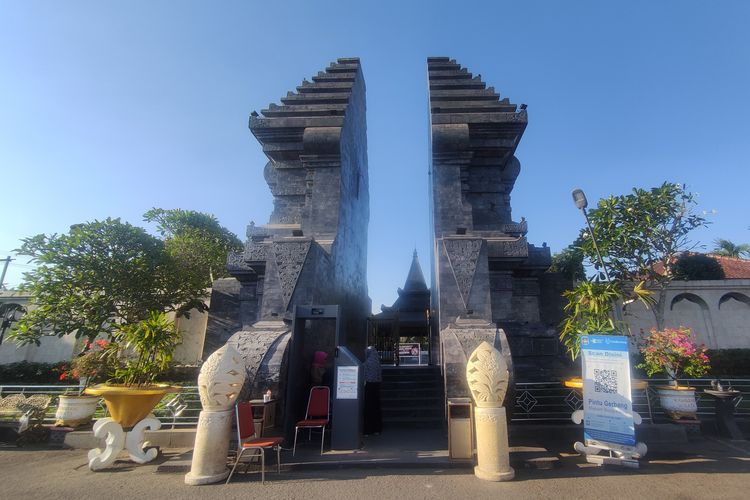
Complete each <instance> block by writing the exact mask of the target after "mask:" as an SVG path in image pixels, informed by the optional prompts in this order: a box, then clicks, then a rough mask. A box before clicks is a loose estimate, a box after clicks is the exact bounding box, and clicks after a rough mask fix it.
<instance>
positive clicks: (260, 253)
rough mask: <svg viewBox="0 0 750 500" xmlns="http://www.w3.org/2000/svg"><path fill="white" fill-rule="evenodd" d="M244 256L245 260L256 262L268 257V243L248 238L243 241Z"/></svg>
mask: <svg viewBox="0 0 750 500" xmlns="http://www.w3.org/2000/svg"><path fill="white" fill-rule="evenodd" d="M244 258H245V260H246V261H250V262H258V261H264V260H266V259H267V258H268V245H264V244H263V243H258V242H256V241H253V240H248V241H247V242H246V243H245V252H244Z"/></svg>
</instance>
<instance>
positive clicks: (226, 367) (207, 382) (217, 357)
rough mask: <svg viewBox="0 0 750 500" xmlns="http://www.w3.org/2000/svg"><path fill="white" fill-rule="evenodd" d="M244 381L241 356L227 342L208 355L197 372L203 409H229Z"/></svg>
mask: <svg viewBox="0 0 750 500" xmlns="http://www.w3.org/2000/svg"><path fill="white" fill-rule="evenodd" d="M244 381H245V367H244V363H243V362H242V357H241V356H240V353H239V352H237V350H236V349H235V348H234V347H232V346H230V345H229V344H226V345H224V346H223V347H220V348H219V349H217V350H216V351H215V352H214V353H213V354H212V355H211V356H209V357H208V359H207V360H206V362H205V363H203V366H202V367H201V371H200V373H199V374H198V393H199V394H200V398H201V406H203V409H204V410H211V411H220V410H231V409H232V406H233V405H234V402H235V401H236V400H237V396H238V395H239V393H240V389H242V384H243V382H244Z"/></svg>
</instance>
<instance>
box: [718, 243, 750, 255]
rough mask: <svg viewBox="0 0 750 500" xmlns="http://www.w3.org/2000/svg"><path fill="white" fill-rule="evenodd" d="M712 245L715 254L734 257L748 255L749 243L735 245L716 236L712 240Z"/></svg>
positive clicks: (749, 253) (749, 251)
mask: <svg viewBox="0 0 750 500" xmlns="http://www.w3.org/2000/svg"><path fill="white" fill-rule="evenodd" d="M714 245H715V246H714V253H715V254H717V255H723V256H724V257H735V258H739V257H742V256H743V255H746V256H748V257H750V245H748V244H747V243H740V244H739V245H735V244H734V243H732V242H731V241H729V240H725V239H723V238H718V239H716V240H714Z"/></svg>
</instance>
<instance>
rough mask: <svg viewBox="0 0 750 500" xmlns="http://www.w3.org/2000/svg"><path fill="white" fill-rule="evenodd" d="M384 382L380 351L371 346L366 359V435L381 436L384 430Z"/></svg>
mask: <svg viewBox="0 0 750 500" xmlns="http://www.w3.org/2000/svg"><path fill="white" fill-rule="evenodd" d="M382 380H383V374H382V369H381V368H380V358H379V356H378V351H377V350H376V349H375V348H374V347H372V346H370V347H368V348H367V356H366V359H365V428H364V433H365V435H367V434H380V431H381V430H382V429H383V419H382V416H381V412H380V382H382Z"/></svg>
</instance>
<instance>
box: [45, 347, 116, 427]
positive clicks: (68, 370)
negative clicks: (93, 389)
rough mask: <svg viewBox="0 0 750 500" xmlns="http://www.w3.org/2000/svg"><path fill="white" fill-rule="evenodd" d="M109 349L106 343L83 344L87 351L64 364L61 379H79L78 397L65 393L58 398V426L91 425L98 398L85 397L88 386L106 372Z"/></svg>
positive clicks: (102, 376)
mask: <svg viewBox="0 0 750 500" xmlns="http://www.w3.org/2000/svg"><path fill="white" fill-rule="evenodd" d="M108 347H109V342H107V341H106V340H97V341H95V342H93V343H92V342H91V341H90V340H87V341H86V342H85V343H84V350H83V352H82V353H81V354H79V355H78V356H77V357H76V358H75V359H73V360H72V361H71V363H70V365H64V366H63V369H62V372H61V373H60V380H61V381H65V380H68V379H78V393H77V394H68V393H65V394H62V395H61V396H59V398H58V403H57V410H56V412H55V418H56V419H57V420H56V421H55V425H64V426H66V427H79V426H81V425H86V424H88V423H89V422H91V419H92V418H93V416H94V412H96V408H97V405H98V404H99V396H93V395H88V394H84V391H85V390H86V388H87V387H88V384H89V383H91V382H92V381H95V380H96V379H101V378H104V377H105V375H106V373H107V366H106V365H107V359H106V358H105V357H104V352H105V351H106V349H107V348H108Z"/></svg>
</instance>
